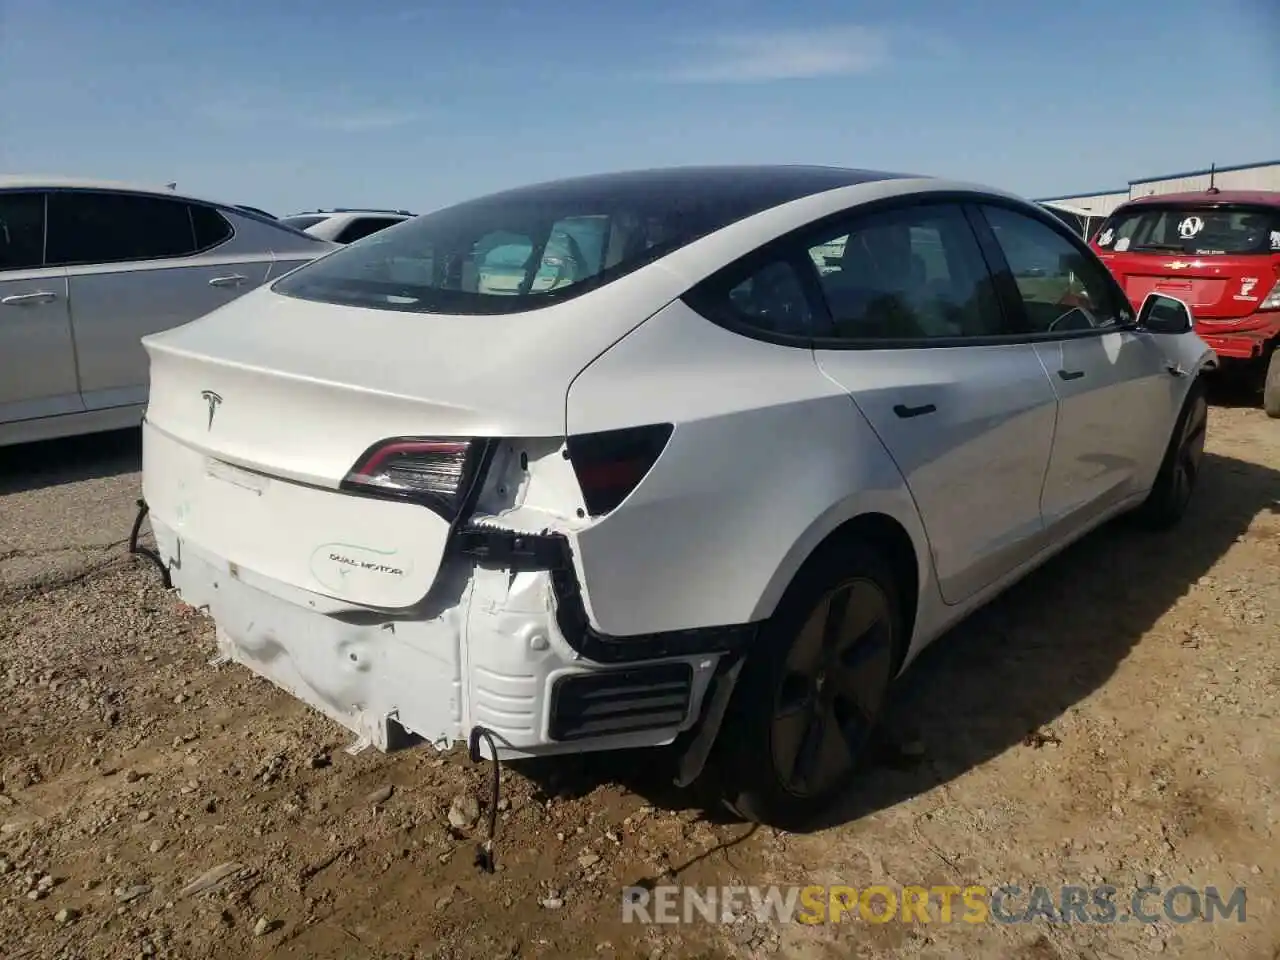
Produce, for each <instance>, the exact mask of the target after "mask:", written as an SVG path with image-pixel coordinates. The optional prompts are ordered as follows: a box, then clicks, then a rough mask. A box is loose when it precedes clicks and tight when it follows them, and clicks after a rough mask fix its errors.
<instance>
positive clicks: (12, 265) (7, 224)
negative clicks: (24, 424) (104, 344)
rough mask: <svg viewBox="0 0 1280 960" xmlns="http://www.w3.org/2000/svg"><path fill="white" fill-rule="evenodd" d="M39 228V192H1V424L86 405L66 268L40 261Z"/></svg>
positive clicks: (42, 218) (42, 208) (41, 221)
mask: <svg viewBox="0 0 1280 960" xmlns="http://www.w3.org/2000/svg"><path fill="white" fill-rule="evenodd" d="M44 229H45V194H44V193H42V192H38V191H31V192H27V191H13V192H4V193H0V423H11V422H14V421H19V420H33V419H37V418H40V417H50V416H58V415H60V414H67V413H76V412H79V411H81V410H83V409H84V406H83V405H82V404H81V402H80V392H79V388H78V386H77V385H76V358H75V347H74V345H73V344H72V340H71V320H70V317H69V316H68V314H67V278H66V272H65V271H64V270H62V269H61V268H59V267H46V266H45V265H44Z"/></svg>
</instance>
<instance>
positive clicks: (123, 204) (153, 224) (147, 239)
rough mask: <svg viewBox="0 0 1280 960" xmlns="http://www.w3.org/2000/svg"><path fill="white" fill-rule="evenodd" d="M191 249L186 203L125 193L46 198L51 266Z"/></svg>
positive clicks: (161, 255)
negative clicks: (47, 199) (47, 203)
mask: <svg viewBox="0 0 1280 960" xmlns="http://www.w3.org/2000/svg"><path fill="white" fill-rule="evenodd" d="M195 250H196V241H195V231H194V229H193V228H192V223H191V214H190V213H189V212H188V205H187V204H186V203H185V202H183V201H181V200H176V199H174V200H169V199H166V198H163V197H150V196H143V195H134V194H126V193H95V192H90V191H66V192H53V193H50V194H49V238H48V249H47V253H48V262H49V264H50V265H70V264H90V263H122V262H126V261H131V260H157V259H162V258H166V257H184V256H189V255H191V254H192V253H194V252H195Z"/></svg>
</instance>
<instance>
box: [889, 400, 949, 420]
mask: <svg viewBox="0 0 1280 960" xmlns="http://www.w3.org/2000/svg"><path fill="white" fill-rule="evenodd" d="M937 409H938V408H937V407H935V406H934V405H933V404H932V403H926V404H923V405H922V406H919V407H908V406H907V405H906V404H902V403H895V404H894V405H893V412H894V413H896V414H897V415H898V416H900V417H901V418H902V419H903V420H907V419H909V418H911V417H923V416H924V415H925V414H926V413H934V412H936V411H937Z"/></svg>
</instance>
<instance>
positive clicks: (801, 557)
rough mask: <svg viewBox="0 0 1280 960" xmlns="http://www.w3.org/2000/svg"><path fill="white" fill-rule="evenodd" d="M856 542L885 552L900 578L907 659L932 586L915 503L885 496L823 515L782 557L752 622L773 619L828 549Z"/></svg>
mask: <svg viewBox="0 0 1280 960" xmlns="http://www.w3.org/2000/svg"><path fill="white" fill-rule="evenodd" d="M854 540H856V541H860V542H864V543H869V544H871V545H872V546H874V547H875V548H876V549H877V550H878V551H880V552H882V555H883V556H884V558H885V560H886V561H887V562H888V563H889V565H890V566H891V568H892V570H893V573H894V576H895V578H897V580H898V586H899V587H900V591H901V603H902V617H903V638H902V640H903V643H902V650H901V651H900V652H899V657H900V658H902V657H905V655H906V653H907V651H908V650H909V649H910V648H911V646H912V642H913V640H914V636H915V629H916V625H917V622H918V615H919V612H920V609H921V606H922V603H923V600H924V591H925V589H927V587H928V586H929V584H930V583H931V582H932V566H931V564H930V560H929V557H930V551H929V545H928V541H927V538H926V536H925V532H924V527H923V525H922V524H921V523H920V518H919V515H918V514H917V513H916V511H915V507H914V504H910V503H909V501H908V504H901V503H898V502H895V501H893V500H891V499H888V498H886V499H883V500H880V501H879V502H873V503H869V504H868V503H861V504H857V505H853V504H843V505H839V506H837V507H835V508H833V509H832V510H830V511H828V512H827V513H826V514H824V515H823V516H822V517H819V518H818V519H817V520H816V521H815V522H814V523H813V525H812V526H810V527H809V529H808V530H806V531H805V534H804V536H802V537H801V538H800V539H799V540H797V541H796V542H795V543H794V544H793V545H792V547H791V549H790V550H789V551H788V552H787V554H786V555H785V556H784V558H783V560H782V563H781V564H780V565H779V567H778V570H777V571H776V572H775V574H774V576H773V579H772V580H770V582H769V585H768V587H767V588H766V589H765V591H764V593H763V594H762V595H761V597H760V600H759V603H758V604H757V606H756V610H755V611H754V614H753V617H752V619H757V620H764V619H767V618H768V617H769V616H771V615H772V614H773V611H774V610H775V609H776V607H777V605H778V603H779V601H780V600H781V599H782V596H783V594H784V593H785V592H786V590H787V589H788V587H790V585H791V584H792V583H793V582H794V581H795V580H796V578H797V577H799V576H800V575H801V573H802V572H803V571H804V570H805V568H806V567H807V565H808V564H810V563H814V562H818V561H819V560H820V558H821V556H822V554H823V553H825V551H826V550H827V549H830V548H831V547H832V546H833V545H834V544H838V543H841V542H849V541H854Z"/></svg>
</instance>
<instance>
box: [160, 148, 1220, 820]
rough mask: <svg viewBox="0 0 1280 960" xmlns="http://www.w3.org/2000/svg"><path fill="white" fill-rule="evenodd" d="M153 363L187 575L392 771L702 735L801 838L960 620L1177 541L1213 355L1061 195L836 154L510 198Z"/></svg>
mask: <svg viewBox="0 0 1280 960" xmlns="http://www.w3.org/2000/svg"><path fill="white" fill-rule="evenodd" d="M144 345H145V347H146V350H147V351H148V353H149V354H150V357H151V387H150V406H149V408H148V410H147V414H146V420H145V424H144V474H143V487H144V497H145V501H146V504H147V505H149V510H150V515H151V518H152V521H153V529H154V531H155V536H156V540H157V545H158V559H160V561H161V563H162V565H163V567H164V568H165V570H166V576H170V577H171V578H172V583H173V585H174V586H175V587H176V588H177V590H178V591H180V593H181V595H182V596H183V597H184V598H185V599H186V601H187V602H189V603H191V604H193V605H195V606H197V607H203V608H207V609H208V610H209V611H210V613H211V615H212V617H213V618H214V620H215V621H216V623H217V637H218V641H217V642H218V645H219V648H220V650H219V655H218V659H219V660H234V661H236V662H239V663H241V664H244V665H245V666H247V667H249V668H250V669H251V670H253V671H255V672H256V673H258V674H260V675H261V676H264V677H267V678H269V679H270V680H272V681H274V682H275V683H277V684H278V685H280V686H281V687H283V688H284V689H286V690H288V691H291V692H292V693H293V694H294V695H296V696H297V697H300V698H301V699H303V700H304V701H306V702H307V703H309V704H311V705H312V706H314V707H315V708H316V709H318V710H320V711H323V712H324V713H325V714H327V715H328V716H329V717H331V718H332V719H333V720H334V721H336V722H337V723H339V724H342V725H344V726H345V727H347V728H349V729H350V730H351V731H352V732H353V733H354V734H355V735H356V736H357V741H356V743H355V744H354V745H353V746H354V747H357V748H358V747H360V746H363V745H368V744H373V745H375V746H376V747H378V748H380V749H388V748H389V747H391V746H394V745H395V744H396V743H398V742H400V740H401V739H403V738H402V737H401V736H400V734H401V733H402V732H403V731H409V732H410V733H412V734H416V735H418V736H420V737H422V738H424V739H426V740H427V741H430V742H432V743H435V744H438V745H446V744H450V743H453V742H457V741H460V740H464V739H468V738H470V739H471V740H472V743H473V750H474V744H475V743H476V740H477V738H483V739H484V740H485V742H486V743H490V742H491V744H492V745H491V747H490V748H489V753H488V754H486V755H492V752H493V750H494V749H496V751H497V754H498V755H499V756H500V757H520V756H532V755H544V754H552V753H560V752H565V751H584V750H612V749H620V748H631V747H639V746H652V745H659V744H667V743H672V742H674V741H678V743H679V745H680V747H681V749H682V750H683V751H684V752H683V753H682V754H681V755H682V756H683V757H684V760H685V762H684V767H683V771H682V778H683V779H684V780H685V781H688V780H689V779H691V778H692V777H693V776H695V775H697V774H698V773H699V772H702V773H703V774H704V775H707V776H708V780H711V781H712V782H714V783H715V784H716V785H717V786H718V788H719V789H720V790H721V791H722V794H723V796H724V799H725V801H726V802H727V803H728V804H729V805H730V806H732V807H733V808H734V809H736V810H737V811H738V812H739V813H740V814H742V815H743V816H745V817H747V818H750V819H753V820H756V821H760V822H766V823H772V824H776V825H779V826H784V827H785V826H794V825H799V824H801V823H803V822H804V821H805V820H807V819H808V818H809V817H810V816H811V815H813V814H815V813H816V812H817V811H819V810H820V809H822V808H823V807H824V806H825V805H826V804H828V803H829V802H830V801H831V800H832V799H833V797H834V796H835V795H836V793H837V792H838V791H839V790H840V789H841V788H842V787H843V786H844V785H845V783H846V782H847V781H848V779H849V777H850V776H851V774H852V772H853V771H854V769H855V760H856V759H857V757H858V755H859V752H860V749H861V748H862V747H863V745H864V744H865V742H866V740H867V737H868V734H869V732H870V731H871V729H872V727H873V725H874V724H875V722H876V720H877V717H878V715H879V713H880V710H881V705H882V704H883V702H884V700H885V696H886V691H887V689H888V688H889V686H890V683H891V681H892V680H893V679H894V678H895V676H896V675H897V674H899V673H900V671H901V670H902V669H903V668H904V667H905V666H906V664H908V663H909V662H910V661H911V660H912V659H913V658H914V657H915V656H916V655H917V654H918V653H919V652H920V650H921V649H922V648H923V647H924V646H925V645H926V644H928V643H929V642H930V641H932V640H933V639H934V638H935V637H937V636H938V635H939V634H941V633H942V632H943V631H945V630H946V629H947V628H948V627H949V626H951V625H952V624H954V623H955V622H956V621H957V620H959V619H960V618H961V617H963V616H965V615H966V614H967V613H969V612H970V611H972V610H973V609H974V608H975V607H977V606H978V605H980V604H982V603H984V602H986V601H987V600H989V599H990V598H991V597H992V596H993V595H995V594H996V593H997V592H999V591H1000V590H1002V589H1004V588H1005V587H1007V586H1008V585H1010V584H1011V583H1013V582H1014V581H1016V580H1018V579H1019V578H1021V577H1022V576H1024V575H1025V574H1026V573H1027V572H1028V571H1029V570H1031V569H1032V568H1034V567H1036V566H1037V565H1038V564H1040V563H1042V562H1043V561H1045V560H1046V559H1047V558H1049V557H1051V556H1052V555H1053V554H1055V553H1057V552H1058V551H1059V550H1061V549H1062V548H1063V547H1064V546H1065V545H1067V544H1068V543H1070V542H1071V541H1073V540H1075V539H1077V538H1078V537H1080V536H1081V535H1083V534H1085V533H1086V532H1088V531H1089V530H1091V529H1093V528H1094V527H1097V526H1098V525H1099V524H1101V523H1103V522H1104V521H1106V520H1107V519H1108V518H1111V517H1114V516H1116V515H1118V514H1120V513H1123V512H1129V511H1135V512H1136V513H1137V514H1138V515H1140V516H1142V517H1144V518H1146V519H1147V520H1149V521H1151V522H1153V523H1156V524H1169V523H1172V522H1174V521H1176V520H1177V519H1178V518H1179V516H1180V515H1181V514H1182V513H1183V511H1184V510H1185V509H1186V507H1187V504H1188V500H1189V498H1190V496H1191V491H1192V487H1193V485H1194V484H1195V481H1196V475H1197V472H1198V469H1199V465H1200V463H1201V455H1202V451H1203V446H1204V436H1205V420H1206V407H1205V400H1204V393H1203V388H1202V385H1201V382H1200V379H1199V374H1200V371H1201V370H1202V369H1203V368H1204V367H1205V366H1206V365H1207V364H1209V363H1210V362H1211V357H1212V354H1211V352H1210V351H1209V350H1208V349H1207V348H1206V346H1205V344H1204V343H1203V342H1202V341H1201V340H1199V339H1198V338H1197V337H1196V335H1195V334H1194V333H1193V332H1192V328H1191V317H1190V314H1189V311H1188V309H1187V307H1186V306H1185V305H1184V304H1182V303H1181V302H1179V301H1177V300H1172V299H1168V298H1164V297H1159V296H1154V295H1153V296H1152V297H1151V298H1150V299H1149V300H1148V301H1147V302H1146V303H1145V304H1144V305H1143V308H1142V310H1141V311H1140V312H1139V313H1138V315H1137V316H1135V315H1134V314H1133V312H1131V308H1130V307H1129V305H1128V302H1127V300H1126V298H1125V295H1124V292H1123V291H1122V290H1121V289H1120V288H1119V287H1118V286H1117V285H1116V283H1115V281H1114V280H1113V279H1112V278H1111V275H1110V274H1109V273H1108V271H1107V270H1106V268H1105V267H1104V266H1103V265H1102V264H1101V263H1100V262H1099V261H1098V260H1097V259H1096V258H1095V257H1094V255H1093V254H1092V253H1091V252H1090V251H1089V249H1088V248H1087V247H1086V246H1085V244H1084V242H1083V240H1081V239H1080V238H1079V237H1077V236H1076V235H1075V234H1073V232H1072V231H1071V230H1070V229H1069V228H1068V227H1067V226H1066V225H1065V224H1064V223H1062V222H1061V221H1060V220H1059V219H1057V218H1056V217H1054V216H1053V215H1052V214H1051V213H1049V212H1048V211H1045V210H1043V209H1041V208H1039V207H1037V206H1035V205H1033V204H1031V203H1028V202H1024V201H1023V200H1020V199H1018V198H1016V197H1014V196H1011V195H1009V194H1006V193H1002V192H999V191H995V190H991V189H987V188H983V187H977V186H973V185H969V184H962V183H954V182H947V181H943V180H937V179H931V178H924V177H917V176H906V175H895V174H888V173H877V172H869V171H862V170H844V169H830V168H817V167H801V166H781V167H729V168H683V169H669V170H651V171H642V172H631V173H619V174H609V175H600V176H592V177H585V178H578V179H570V180H563V181H558V182H553V183H547V184H541V185H537V186H530V187H525V188H521V189H515V190H510V191H507V192H503V193H499V194H495V195H492V196H488V197H484V198H481V199H477V200H472V201H469V202H466V203H461V204H459V205H457V206H453V207H450V208H447V209H443V210H440V211H438V212H435V213H431V214H428V215H425V216H421V217H418V218H416V219H414V220H412V221H408V222H406V223H403V224H400V225H398V226H394V227H391V228H389V229H387V230H385V231H382V232H381V233H378V234H375V235H374V236H372V237H369V238H368V239H366V240H365V241H364V242H362V243H359V244H356V245H354V246H352V247H349V248H346V249H344V250H340V251H338V252H336V253H333V254H331V255H330V256H327V257H325V258H324V259H322V260H319V261H316V262H314V263H312V264H310V265H307V266H304V267H302V268H300V269H298V270H295V271H294V272H292V273H291V274H289V275H288V276H286V277H284V278H281V279H279V280H277V281H276V282H274V283H272V284H270V285H269V286H267V287H264V288H263V289H261V290H259V291H255V292H252V293H250V294H248V295H247V296H245V297H243V298H241V299H239V300H237V301H236V302H235V303H233V304H230V305H228V306H226V307H223V308H221V309H219V310H216V311H214V312H213V313H212V314H210V315H208V316H206V317H203V318H201V319H199V320H196V321H194V322H192V323H189V324H186V325H185V326H182V327H180V328H178V329H175V330H171V331H168V332H165V333H161V334H157V335H153V336H149V337H147V338H146V339H145V341H144ZM145 509H146V507H144V510H145ZM139 520H140V521H141V517H140V518H139ZM493 745H496V746H493ZM704 759H709V761H710V765H706V764H704ZM712 774H713V777H712Z"/></svg>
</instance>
